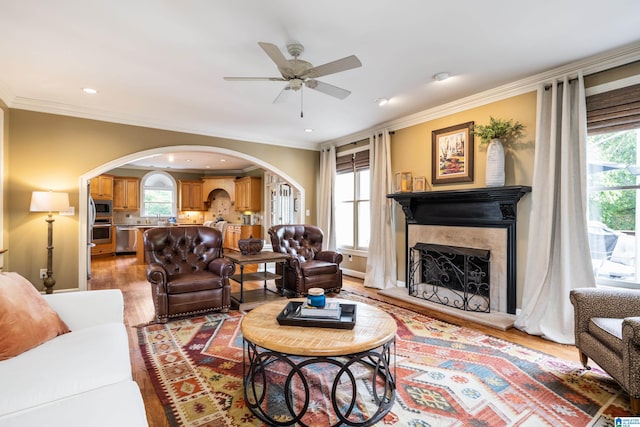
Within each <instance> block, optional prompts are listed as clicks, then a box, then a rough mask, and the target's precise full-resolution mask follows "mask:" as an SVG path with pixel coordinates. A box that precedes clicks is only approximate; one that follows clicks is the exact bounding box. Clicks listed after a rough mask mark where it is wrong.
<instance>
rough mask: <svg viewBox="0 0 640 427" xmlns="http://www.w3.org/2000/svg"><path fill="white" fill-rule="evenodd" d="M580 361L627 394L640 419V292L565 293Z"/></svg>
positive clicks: (590, 290) (587, 290)
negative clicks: (590, 363) (590, 362)
mask: <svg viewBox="0 0 640 427" xmlns="http://www.w3.org/2000/svg"><path fill="white" fill-rule="evenodd" d="M569 298H570V300H571V303H572V304H573V310H574V318H575V340H576V347H578V351H579V353H580V361H581V362H582V364H583V365H584V366H585V368H587V369H589V367H588V366H587V362H588V359H589V358H591V359H592V360H593V361H594V362H595V363H597V364H598V366H600V367H601V368H602V369H603V370H605V371H606V372H607V373H608V374H609V375H610V376H611V377H612V378H613V379H614V380H616V382H618V384H620V386H622V388H623V389H625V391H626V392H627V393H629V401H630V404H631V411H632V413H634V414H636V415H640V291H637V290H631V289H613V288H580V289H573V290H571V291H570V292H569Z"/></svg>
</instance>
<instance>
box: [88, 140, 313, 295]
mask: <svg viewBox="0 0 640 427" xmlns="http://www.w3.org/2000/svg"><path fill="white" fill-rule="evenodd" d="M177 151H183V152H184V151H200V152H202V151H205V152H211V153H220V154H225V155H229V156H235V157H239V158H242V159H245V160H247V161H250V162H252V163H254V164H256V165H258V166H260V167H261V168H262V169H264V170H266V171H269V172H270V173H271V174H274V175H277V176H279V177H281V178H282V179H283V180H285V181H286V182H288V183H289V184H290V185H291V186H292V187H293V188H295V189H296V190H297V191H298V192H299V194H300V203H301V205H302V206H305V204H304V197H305V190H304V188H302V186H301V185H300V184H299V183H298V182H297V181H295V180H294V179H293V178H291V177H290V176H289V175H288V174H287V173H286V172H284V171H282V170H280V169H279V168H277V167H275V166H273V165H271V164H269V163H267V162H264V161H263V160H261V159H259V158H257V157H253V156H251V155H248V154H245V153H241V152H238V151H233V150H229V149H226V148H221V147H213V146H206V145H174V146H170V147H158V148H154V149H149V150H144V151H139V152H137V153H132V154H129V155H127V156H124V157H120V158H118V159H114V160H112V161H110V162H107V163H105V164H103V165H101V166H99V167H97V168H95V169H93V170H90V171H88V172H87V173H85V174H83V175H81V176H80V192H79V193H80V196H79V203H78V205H79V206H78V211H79V212H78V214H79V220H78V227H79V232H78V235H79V239H78V287H79V288H80V289H81V290H86V289H87V271H88V263H89V262H90V256H89V253H88V252H89V251H88V250H87V248H88V245H89V243H90V241H89V233H88V232H87V230H88V217H87V213H88V205H89V203H88V200H89V180H90V179H91V178H94V177H96V176H98V175H100V174H103V173H106V172H108V171H110V170H112V169H115V168H117V167H120V166H123V165H125V164H127V163H131V162H134V161H136V160H139V159H142V158H145V157H149V156H153V155H157V154H164V153H171V152H177Z"/></svg>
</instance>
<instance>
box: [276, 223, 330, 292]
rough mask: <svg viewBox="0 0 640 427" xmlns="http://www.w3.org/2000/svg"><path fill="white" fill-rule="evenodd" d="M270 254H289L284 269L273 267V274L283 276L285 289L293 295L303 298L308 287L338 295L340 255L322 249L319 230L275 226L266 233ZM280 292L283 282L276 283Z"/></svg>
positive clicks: (298, 226) (297, 225) (314, 228)
mask: <svg viewBox="0 0 640 427" xmlns="http://www.w3.org/2000/svg"><path fill="white" fill-rule="evenodd" d="M268 232H269V237H270V238H271V245H272V246H273V252H279V253H283V254H288V255H290V258H289V260H288V261H287V262H286V263H285V266H284V270H285V271H284V274H283V271H282V270H283V266H282V265H281V264H280V263H277V264H276V274H280V275H283V276H284V283H285V289H286V290H289V291H291V292H294V293H295V295H296V296H302V295H306V294H307V292H308V290H309V288H323V289H324V290H325V292H334V293H339V292H340V290H341V289H342V270H340V263H341V262H342V254H341V253H338V252H334V251H323V250H322V239H323V237H324V234H323V233H322V230H321V229H320V228H319V227H316V226H315V225H307V224H295V225H275V226H273V227H271V228H270V229H269V230H268ZM276 288H278V289H279V290H281V289H282V279H277V280H276Z"/></svg>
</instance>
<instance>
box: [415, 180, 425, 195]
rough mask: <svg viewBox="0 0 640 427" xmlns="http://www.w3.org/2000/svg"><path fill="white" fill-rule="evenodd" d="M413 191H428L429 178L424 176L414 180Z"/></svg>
mask: <svg viewBox="0 0 640 427" xmlns="http://www.w3.org/2000/svg"><path fill="white" fill-rule="evenodd" d="M413 191H414V192H416V193H420V192H422V191H427V178H425V177H424V176H417V177H415V178H413Z"/></svg>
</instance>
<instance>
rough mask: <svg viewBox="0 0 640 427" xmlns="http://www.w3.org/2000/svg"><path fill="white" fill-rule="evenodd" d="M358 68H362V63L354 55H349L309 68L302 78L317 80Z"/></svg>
mask: <svg viewBox="0 0 640 427" xmlns="http://www.w3.org/2000/svg"><path fill="white" fill-rule="evenodd" d="M358 67H362V63H361V62H360V60H359V59H358V58H357V57H356V56H355V55H351V56H347V57H346V58H342V59H338V60H336V61H332V62H327V63H326V64H323V65H318V66H317V67H313V68H310V69H309V70H307V72H306V73H304V75H303V76H302V77H310V78H317V77H322V76H326V75H329V74H334V73H339V72H341V71H346V70H351V69H352V68H358Z"/></svg>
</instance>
